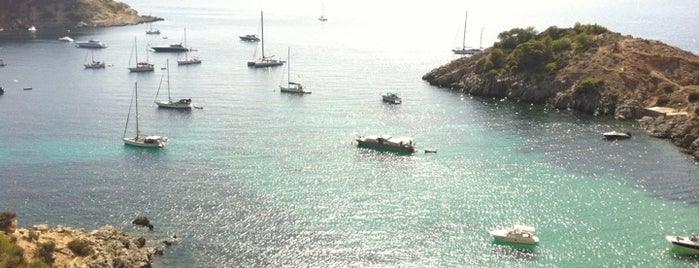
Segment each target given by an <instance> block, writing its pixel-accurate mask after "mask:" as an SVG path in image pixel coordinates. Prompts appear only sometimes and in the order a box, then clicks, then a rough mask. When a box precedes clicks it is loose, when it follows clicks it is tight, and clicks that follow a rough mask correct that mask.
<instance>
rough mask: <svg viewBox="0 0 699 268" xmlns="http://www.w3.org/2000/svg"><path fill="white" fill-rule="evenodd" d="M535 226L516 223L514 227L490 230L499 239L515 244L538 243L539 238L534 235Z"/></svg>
mask: <svg viewBox="0 0 699 268" xmlns="http://www.w3.org/2000/svg"><path fill="white" fill-rule="evenodd" d="M534 231H535V229H534V227H531V226H525V225H518V224H515V225H514V226H513V227H512V228H505V229H499V230H492V231H490V232H489V233H490V235H492V236H493V238H495V239H496V240H498V241H502V242H506V243H514V244H525V245H536V244H537V243H539V238H538V237H537V236H535V235H534Z"/></svg>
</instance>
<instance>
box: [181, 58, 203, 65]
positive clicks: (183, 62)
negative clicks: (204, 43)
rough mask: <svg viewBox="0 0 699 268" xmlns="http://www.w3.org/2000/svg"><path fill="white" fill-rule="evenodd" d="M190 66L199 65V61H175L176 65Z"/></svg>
mask: <svg viewBox="0 0 699 268" xmlns="http://www.w3.org/2000/svg"><path fill="white" fill-rule="evenodd" d="M192 64H201V60H195V59H190V60H178V61H177V65H192Z"/></svg>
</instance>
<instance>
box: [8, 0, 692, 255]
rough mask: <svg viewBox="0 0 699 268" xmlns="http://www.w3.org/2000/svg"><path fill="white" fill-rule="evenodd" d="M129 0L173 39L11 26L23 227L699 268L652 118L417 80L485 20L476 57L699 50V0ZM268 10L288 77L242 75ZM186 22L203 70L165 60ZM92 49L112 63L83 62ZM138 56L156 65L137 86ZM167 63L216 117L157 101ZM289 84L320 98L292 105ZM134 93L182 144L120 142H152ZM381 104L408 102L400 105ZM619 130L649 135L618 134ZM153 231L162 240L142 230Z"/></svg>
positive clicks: (671, 158)
mask: <svg viewBox="0 0 699 268" xmlns="http://www.w3.org/2000/svg"><path fill="white" fill-rule="evenodd" d="M124 2H126V3H128V4H129V5H131V6H132V7H134V8H135V9H136V10H138V11H139V13H140V14H143V15H153V16H158V17H162V18H164V19H165V20H164V21H159V22H156V23H153V24H152V26H153V28H154V29H159V30H160V31H161V32H162V33H161V34H160V35H146V34H145V30H146V29H148V25H146V24H141V25H133V26H120V27H106V28H80V29H67V28H60V29H44V28H41V27H40V28H39V29H38V31H37V32H35V33H30V32H28V31H24V30H19V31H10V30H5V31H3V32H0V59H3V60H4V61H5V63H6V64H7V66H4V67H0V85H2V86H3V87H4V88H5V94H4V95H1V96H0V211H12V212H15V213H17V216H18V220H19V226H20V227H25V228H27V227H31V226H33V225H35V224H42V223H46V224H49V225H50V226H57V225H63V226H72V227H76V228H84V229H86V230H91V229H95V228H98V227H100V226H104V225H113V226H115V227H117V228H119V229H122V230H124V231H125V232H126V233H128V234H130V235H133V236H135V237H145V238H146V239H147V240H148V243H149V245H151V246H163V245H162V244H161V241H163V240H175V241H176V243H175V244H173V245H172V246H169V247H166V248H165V251H164V255H163V256H161V257H157V258H156V259H155V261H154V267H697V266H698V265H699V257H694V256H691V255H685V254H680V253H679V252H677V251H676V250H674V249H672V247H671V245H670V244H669V243H668V242H667V241H666V240H665V236H666V235H691V234H696V233H699V218H698V217H697V215H699V166H697V164H696V162H695V161H694V160H693V159H692V158H691V156H689V155H687V154H684V153H682V152H680V150H679V149H678V148H677V147H675V146H674V145H672V144H671V143H670V142H669V141H668V140H662V139H657V138H653V137H650V136H648V135H647V134H646V133H645V131H644V130H643V129H641V128H640V127H639V125H638V123H637V122H635V121H618V120H614V119H613V118H608V117H594V116H590V115H585V114H581V113H577V112H574V111H566V110H556V109H551V108H549V107H546V106H542V105H532V104H528V103H520V102H516V101H512V100H508V99H501V98H484V97H477V96H470V95H467V94H463V93H461V92H459V91H457V90H452V89H448V88H437V87H433V86H430V85H429V84H428V83H426V82H424V81H422V79H421V77H422V75H424V74H425V73H427V72H428V71H430V70H431V69H433V68H436V67H439V66H441V65H444V64H446V63H449V62H450V61H452V60H455V59H457V58H458V56H455V55H453V53H452V52H451V51H450V50H451V49H452V48H454V47H459V46H461V42H462V40H463V38H462V36H461V34H463V29H464V21H465V20H466V16H467V18H468V19H467V24H466V45H467V46H472V47H478V46H480V45H481V44H482V46H483V47H489V46H491V45H492V44H493V42H495V41H497V35H498V33H500V32H502V31H506V30H509V29H512V28H517V27H518V28H526V27H530V26H531V27H534V28H535V29H536V30H538V31H543V30H545V29H546V28H547V27H549V26H558V27H572V26H573V25H574V24H575V23H577V22H579V23H583V24H600V25H603V26H605V27H607V28H608V29H610V30H612V31H614V32H620V33H622V34H623V35H631V36H634V37H638V38H644V39H651V40H659V41H661V42H663V43H666V44H668V45H671V46H675V47H678V48H680V49H683V50H687V51H690V52H693V53H695V54H697V53H699V40H698V39H699V28H697V27H696V25H697V22H699V15H698V13H696V11H697V10H699V1H697V0H673V1H668V0H646V1H640V2H639V1H630V0H620V1H601V0H591V1H571V0H564V1H502V0H492V1H447V0H435V1H395V0H387V1H369V0H357V1H335V0H327V1H315V0H314V1H307V0H300V1H283V0H263V1H257V0H254V1H253V0H236V1H230V0H197V1H195V0H180V1H177V2H176V3H175V2H172V1H168V0H150V1H136V0H126V1H124ZM261 12H264V38H265V55H268V56H269V55H276V56H278V57H281V58H283V59H285V60H288V62H287V64H285V65H284V66H280V67H275V68H268V69H254V68H249V67H248V66H247V61H249V60H251V59H253V58H254V57H256V56H259V55H260V54H261V49H260V48H259V45H260V44H259V43H247V42H242V41H240V40H239V38H238V36H240V35H245V34H259V33H260V30H261V29H260V17H261V16H260V15H261ZM466 14H468V15H466ZM321 15H324V16H325V17H326V18H328V21H325V22H321V21H319V20H318V17H320V16H321ZM185 29H186V42H187V44H186V45H187V46H190V47H193V48H194V49H195V51H193V52H192V53H190V56H191V55H197V56H200V58H201V59H202V61H203V62H202V64H200V65H191V66H178V65H177V64H176V63H175V61H176V60H177V59H181V58H183V57H184V55H183V54H177V53H154V52H147V50H146V49H147V46H155V45H167V44H170V43H180V42H183V41H184V39H185V34H184V33H185ZM481 32H482V35H481ZM63 36H70V37H71V38H73V39H75V40H76V41H84V40H88V39H97V40H100V41H102V42H104V43H106V44H107V45H108V48H105V49H95V50H89V49H83V48H76V47H75V45H74V44H73V43H64V42H61V41H58V40H57V39H58V38H59V37H63ZM134 38H135V39H136V42H134ZM481 40H482V41H481ZM134 43H136V44H137V45H136V48H134ZM93 55H94V58H95V60H100V61H105V62H106V63H107V67H106V68H104V69H95V70H90V69H84V68H83V63H84V62H85V61H86V60H89V59H91V58H92V57H93ZM136 56H138V58H139V60H145V59H147V60H149V61H151V62H153V63H154V64H155V69H156V70H155V72H153V73H140V74H136V73H129V72H128V70H127V67H129V66H130V65H133V62H134V60H135V57H136ZM168 62H169V64H168ZM166 66H168V67H169V72H170V79H169V82H170V90H171V94H172V96H173V98H191V99H192V102H193V104H194V105H195V106H198V107H199V108H201V109H193V110H191V111H177V110H166V109H159V108H157V106H156V105H155V104H154V103H153V101H154V100H155V98H156V92H158V88H159V87H161V89H160V90H161V91H160V93H159V98H162V97H163V92H164V91H163V88H164V86H165V85H164V84H163V85H162V86H161V83H165V81H163V79H164V78H163V72H164V70H163V69H162V68H165V67H166ZM288 67H290V68H291V69H290V70H287V68H288ZM287 76H290V77H291V78H292V79H293V80H295V81H297V82H301V83H303V84H304V85H305V86H306V87H307V89H308V90H310V91H312V94H306V95H293V94H286V93H281V92H279V85H280V84H282V83H286V79H287ZM165 80H167V79H165ZM136 85H137V87H138V92H139V94H138V100H139V102H138V103H139V126H140V129H141V131H142V132H143V134H148V135H153V134H159V135H164V136H167V137H169V141H168V143H167V145H166V146H165V148H162V149H142V148H133V147H130V146H126V145H124V143H123V142H122V140H121V139H122V137H123V136H124V135H127V136H133V135H134V133H135V129H134V126H133V125H130V126H128V127H127V125H126V120H127V117H130V123H133V122H134V115H133V109H134V107H132V105H133V104H132V96H133V92H134V88H135V87H136ZM386 92H398V93H399V94H400V95H401V96H402V97H403V103H402V104H400V105H390V104H387V103H383V102H382V101H381V96H380V95H381V94H383V93H386ZM612 130H620V131H629V132H630V133H632V135H633V138H632V139H629V140H623V141H606V140H603V139H602V135H601V134H602V133H603V132H607V131H612ZM371 134H390V135H393V136H409V137H414V138H415V139H416V141H417V147H418V152H416V153H415V154H411V155H404V154H394V153H390V152H382V151H375V150H371V149H365V148H357V145H356V142H355V140H354V139H355V138H356V137H357V136H360V135H371ZM424 149H434V150H437V153H424ZM138 216H146V217H148V218H149V219H150V221H151V223H152V224H153V225H154V226H155V228H154V230H153V231H148V230H147V229H144V228H141V227H137V226H134V225H133V224H131V221H132V220H133V219H134V218H136V217H138ZM513 224H524V225H529V226H534V227H535V228H536V229H537V231H536V234H537V235H538V237H539V239H540V243H539V244H538V245H537V246H535V247H520V246H514V245H508V244H502V243H498V242H495V241H493V238H492V237H491V236H490V235H489V233H488V231H490V230H493V229H500V228H505V227H508V226H512V225H513ZM173 237H176V239H175V238H173Z"/></svg>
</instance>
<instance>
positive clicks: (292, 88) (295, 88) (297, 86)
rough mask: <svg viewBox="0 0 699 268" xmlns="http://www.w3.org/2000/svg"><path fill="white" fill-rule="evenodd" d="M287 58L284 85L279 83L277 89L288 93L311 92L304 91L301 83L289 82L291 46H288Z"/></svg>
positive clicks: (308, 92)
mask: <svg viewBox="0 0 699 268" xmlns="http://www.w3.org/2000/svg"><path fill="white" fill-rule="evenodd" d="M287 59H288V62H287V64H286V68H287V74H286V86H283V85H280V86H279V90H280V91H281V92H288V93H300V94H311V92H310V91H306V87H304V86H303V85H302V84H301V83H296V82H291V48H288V51H287Z"/></svg>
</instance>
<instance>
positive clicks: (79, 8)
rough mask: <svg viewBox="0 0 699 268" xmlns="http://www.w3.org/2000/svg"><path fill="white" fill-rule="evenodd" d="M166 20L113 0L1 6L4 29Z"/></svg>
mask: <svg viewBox="0 0 699 268" xmlns="http://www.w3.org/2000/svg"><path fill="white" fill-rule="evenodd" d="M159 20H163V19H162V18H158V17H154V16H140V15H138V12H137V11H136V10H134V9H133V8H131V7H130V6H129V5H127V4H125V3H122V2H117V1H113V0H80V1H77V0H53V1H48V2H47V1H41V0H26V1H10V2H9V3H5V4H3V8H2V9H0V29H4V30H24V29H27V28H29V27H31V26H35V27H37V28H39V29H42V28H81V27H108V26H124V25H135V24H140V23H145V22H153V21H159Z"/></svg>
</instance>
